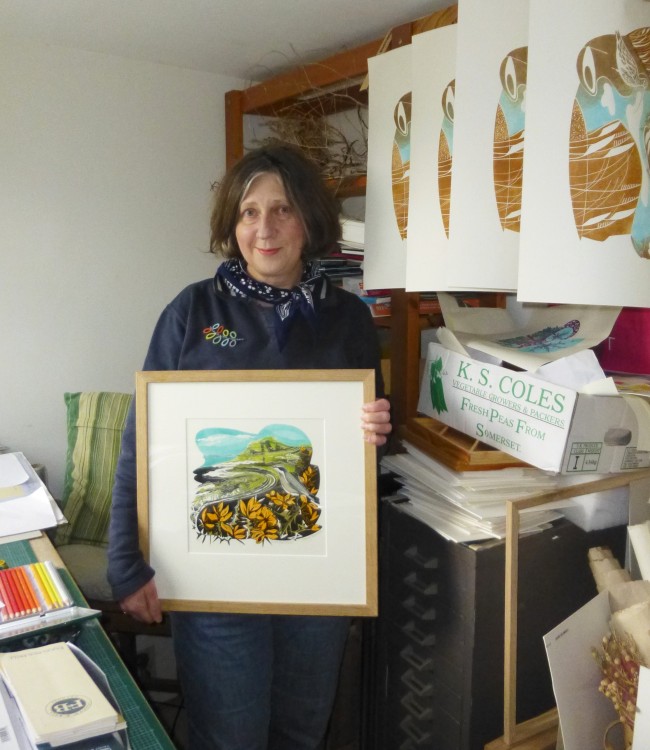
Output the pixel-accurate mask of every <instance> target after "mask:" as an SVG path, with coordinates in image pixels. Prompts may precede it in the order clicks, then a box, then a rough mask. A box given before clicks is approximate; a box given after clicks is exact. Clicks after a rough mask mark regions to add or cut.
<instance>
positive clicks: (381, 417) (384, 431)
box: [361, 398, 393, 445]
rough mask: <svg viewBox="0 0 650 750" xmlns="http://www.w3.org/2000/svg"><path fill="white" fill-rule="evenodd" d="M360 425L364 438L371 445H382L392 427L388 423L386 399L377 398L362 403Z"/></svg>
mask: <svg viewBox="0 0 650 750" xmlns="http://www.w3.org/2000/svg"><path fill="white" fill-rule="evenodd" d="M361 427H362V429H363V432H364V438H365V440H366V441H367V442H369V443H372V444H373V445H384V444H385V443H386V441H387V440H388V435H389V434H390V431H391V430H392V429H393V426H392V425H391V423H390V404H389V403H388V399H385V398H378V399H377V400H376V401H370V402H369V403H367V404H364V405H363V407H362V412H361Z"/></svg>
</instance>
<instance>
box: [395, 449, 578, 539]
mask: <svg viewBox="0 0 650 750" xmlns="http://www.w3.org/2000/svg"><path fill="white" fill-rule="evenodd" d="M403 445H404V448H405V449H406V451H407V452H406V453H399V454H395V455H389V456H385V457H384V458H383V459H382V466H383V467H384V468H386V469H388V470H389V471H392V472H393V473H394V474H395V475H396V479H397V481H398V482H399V484H400V485H401V488H402V489H401V493H400V494H403V495H404V497H405V498H407V499H408V502H407V503H405V504H404V506H403V508H404V510H405V511H406V512H409V513H411V514H412V515H414V516H416V517H418V518H419V519H420V520H422V521H424V522H425V523H426V524H427V525H429V526H431V527H432V528H433V529H435V530H436V531H437V532H438V533H439V534H441V535H442V536H444V537H445V538H447V539H451V540H452V541H455V542H473V541H480V540H483V539H503V538H504V537H505V533H506V528H505V524H506V521H505V516H506V504H507V502H508V501H509V500H517V499H520V498H525V497H529V496H531V495H537V494H539V493H541V492H546V491H549V490H552V489H553V488H555V487H557V486H558V484H559V483H560V482H561V481H562V480H561V478H560V477H558V475H556V474H551V473H548V472H545V471H542V470H541V469H536V468H534V467H514V468H508V469H492V470H488V471H466V472H458V471H454V470H453V469H450V468H449V467H447V466H445V465H444V464H441V463H440V462H439V461H436V460H435V459H434V458H432V457H431V456H428V455H427V454H426V453H423V452H422V451H420V450H418V449H417V448H415V447H414V446H412V445H411V444H410V443H408V442H404V444H403ZM569 504H570V500H563V501H557V502H554V503H548V504H546V505H544V506H543V508H542V509H541V510H537V509H528V510H524V511H522V513H521V515H520V530H521V532H522V533H524V532H529V531H535V530H538V529H541V528H545V527H546V526H547V525H548V524H549V523H550V522H551V521H554V520H556V519H558V518H560V517H561V515H562V514H561V513H560V512H558V510H557V509H558V508H563V507H566V506H567V505H569Z"/></svg>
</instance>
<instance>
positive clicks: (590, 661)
mask: <svg viewBox="0 0 650 750" xmlns="http://www.w3.org/2000/svg"><path fill="white" fill-rule="evenodd" d="M610 615H611V610H610V604H609V594H608V593H607V591H603V592H602V593H600V594H598V596H596V597H595V598H594V599H592V600H591V601H590V602H588V603H587V604H585V605H584V607H581V608H580V609H579V610H578V611H577V612H575V613H574V614H573V615H571V617H568V618H567V619H566V620H564V621H563V622H562V623H560V624H559V625H558V626H557V627H556V628H554V629H553V630H551V631H550V632H549V633H547V634H546V635H545V636H544V645H545V646H546V655H547V657H548V663H549V667H550V670H551V680H552V682H553V690H554V692H555V699H556V702H557V708H558V714H559V717H560V727H561V729H562V738H563V740H564V750H585V748H597V747H602V740H603V733H604V731H605V729H606V727H607V725H608V724H609V723H610V722H612V721H615V720H616V719H617V714H616V711H615V710H614V707H613V705H612V703H611V701H610V700H609V699H608V698H606V697H605V696H604V695H603V694H602V693H600V692H599V690H598V685H599V684H600V680H601V673H600V667H599V666H598V664H597V663H596V660H595V659H594V657H593V656H592V654H591V650H592V649H593V648H598V647H599V646H600V644H601V641H602V638H603V636H604V635H606V634H607V632H608V631H609V618H610Z"/></svg>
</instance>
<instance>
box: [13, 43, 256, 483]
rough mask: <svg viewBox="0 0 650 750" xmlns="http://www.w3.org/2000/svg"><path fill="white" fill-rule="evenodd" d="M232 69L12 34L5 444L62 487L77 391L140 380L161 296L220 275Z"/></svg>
mask: <svg viewBox="0 0 650 750" xmlns="http://www.w3.org/2000/svg"><path fill="white" fill-rule="evenodd" d="M244 85H245V83H244V82H243V81H238V80H235V79H232V78H227V77H225V76H216V75H211V74H207V73H200V72H196V71H190V70H183V69H180V68H174V67H169V66H163V65H155V64H151V63H143V62H135V61H131V60H125V59H122V58H117V57H111V56H104V55H98V54H94V53H86V52H82V51H73V50H65V49H61V48H56V47H48V46H44V45H36V44H33V43H18V42H16V43H13V42H12V43H10V42H7V41H3V42H2V46H1V48H0V102H1V105H0V357H1V364H0V444H4V445H7V446H8V447H9V448H10V449H11V450H19V451H23V452H24V453H25V455H26V456H27V458H28V459H29V460H30V461H32V462H34V463H43V464H45V466H46V468H47V471H48V478H49V485H50V489H51V490H52V492H53V493H54V494H55V495H57V496H60V492H61V487H62V477H63V469H64V460H65V447H66V446H65V408H64V403H63V393H64V392H65V391H77V390H120V391H132V390H133V383H134V378H133V374H134V372H135V371H136V370H137V369H139V367H140V366H141V365H142V360H143V357H144V354H145V351H146V347H147V344H148V341H149V337H150V334H151V331H152V328H153V326H154V324H155V321H156V319H157V317H158V314H159V313H160V311H161V310H162V308H163V306H164V305H165V304H166V303H167V302H168V301H169V300H170V299H171V298H172V297H173V296H174V295H175V294H176V293H177V292H178V291H180V289H181V288H182V287H183V286H185V285H186V284H188V283H190V282H192V281H195V280H198V279H201V278H205V277H206V276H210V275H212V273H213V272H214V268H215V266H216V262H217V261H216V258H215V257H214V256H213V255H210V254H207V252H206V251H207V245H208V236H209V229H208V222H209V210H210V201H211V192H210V184H211V182H213V181H214V180H216V179H218V178H219V177H220V175H221V174H222V172H223V168H224V164H225V146H224V141H225V136H224V126H223V122H224V115H223V95H224V93H225V91H227V90H228V89H231V88H241V87H243V86H244Z"/></svg>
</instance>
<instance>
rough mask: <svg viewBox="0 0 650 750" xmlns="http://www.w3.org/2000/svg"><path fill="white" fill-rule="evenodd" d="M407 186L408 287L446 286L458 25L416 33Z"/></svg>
mask: <svg viewBox="0 0 650 750" xmlns="http://www.w3.org/2000/svg"><path fill="white" fill-rule="evenodd" d="M411 47H412V73H413V102H412V108H411V113H412V117H411V185H410V191H409V217H408V243H407V250H406V290H407V291H409V292H422V291H442V290H445V289H447V263H448V252H449V209H450V202H451V168H452V159H453V149H454V110H455V103H454V90H455V87H456V81H455V76H456V24H452V25H449V26H442V27H440V28H437V29H432V30H431V31H427V32H425V33H423V34H416V35H415V36H414V37H413V41H412V43H411Z"/></svg>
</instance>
